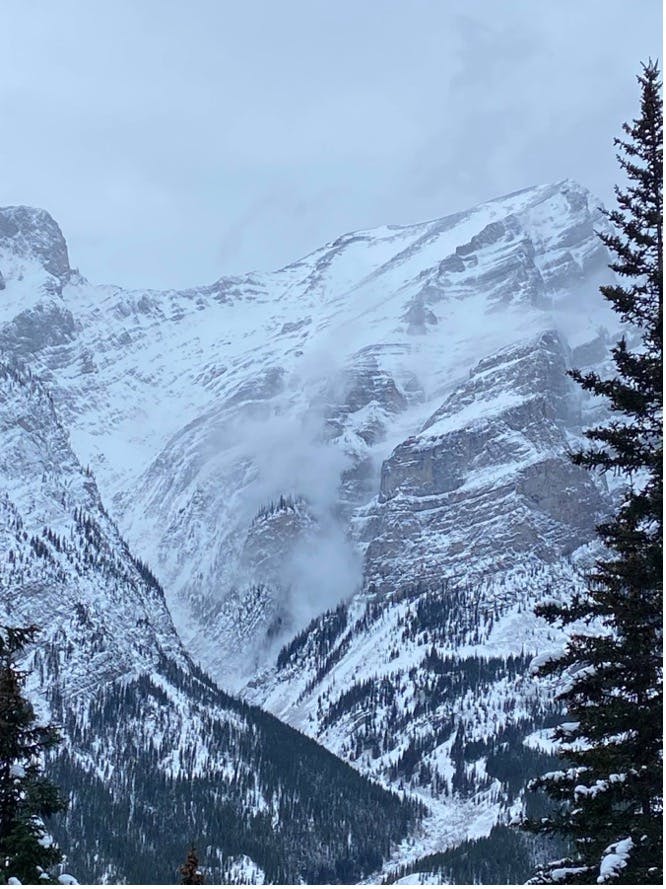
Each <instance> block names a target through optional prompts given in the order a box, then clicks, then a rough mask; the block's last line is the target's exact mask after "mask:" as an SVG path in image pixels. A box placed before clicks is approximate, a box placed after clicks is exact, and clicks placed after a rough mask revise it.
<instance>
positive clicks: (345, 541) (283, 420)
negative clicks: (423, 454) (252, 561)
mask: <svg viewBox="0 0 666 889" xmlns="http://www.w3.org/2000/svg"><path fill="white" fill-rule="evenodd" d="M325 359H326V356H325V355H319V356H318V360H316V361H315V360H312V361H311V362H310V363H309V366H308V367H307V369H306V371H305V373H303V371H301V374H300V375H299V376H300V379H299V380H298V381H296V382H297V383H298V384H299V385H294V381H291V382H290V385H289V387H288V390H287V392H288V393H289V394H286V393H281V394H279V395H277V396H275V397H274V398H272V399H271V400H270V401H269V402H268V403H266V404H265V405H264V409H263V410H261V411H260V412H258V413H256V414H255V415H254V416H252V417H250V418H248V417H247V416H244V417H238V418H237V421H236V422H235V423H234V426H233V433H232V435H233V439H234V452H235V453H241V454H242V455H243V457H244V459H247V460H249V462H250V463H251V466H252V470H251V480H250V481H249V483H248V485H247V486H246V488H245V489H244V491H243V497H242V512H243V514H242V517H241V518H242V522H243V524H244V525H245V526H246V527H247V526H249V524H250V523H251V521H252V519H253V518H254V517H255V516H256V515H257V513H258V512H259V511H260V510H261V509H262V508H264V507H266V506H267V505H269V504H271V503H277V502H279V499H280V497H281V496H284V497H293V498H294V499H295V501H296V502H299V503H301V508H302V509H303V510H304V511H305V512H306V513H307V516H308V519H309V520H310V524H309V528H308V533H303V534H299V535H297V536H295V537H293V536H292V537H290V539H289V540H288V541H287V542H286V544H284V546H285V549H284V552H283V554H282V556H283V557H282V558H281V559H280V567H279V573H278V578H277V580H278V584H279V586H280V588H281V589H282V590H283V591H285V593H288V596H287V600H286V602H285V605H286V607H287V609H288V611H289V618H290V620H289V625H290V626H291V627H296V628H299V629H300V628H301V627H303V626H305V625H306V624H307V623H308V622H309V621H310V620H311V619H312V618H313V617H315V616H316V615H318V614H321V613H322V612H323V611H325V610H327V609H328V608H331V607H334V606H335V605H337V604H338V603H339V602H340V601H341V600H343V599H345V598H348V597H349V596H351V595H352V594H353V593H354V592H355V591H356V589H357V588H358V586H359V585H360V583H361V561H360V557H359V555H358V553H357V552H356V549H355V547H354V545H353V544H352V542H351V541H350V540H349V538H348V537H347V535H346V533H345V530H344V528H343V526H342V524H341V522H340V519H339V517H338V514H337V506H338V502H339V487H340V479H341V476H342V474H343V473H344V471H345V470H346V469H348V468H349V467H350V466H351V459H350V457H349V456H347V455H346V454H345V453H344V451H343V449H341V448H340V447H339V445H336V444H333V443H330V442H329V441H327V437H326V431H325V427H326V409H327V400H328V399H327V398H326V397H325V396H324V392H326V393H328V395H329V396H330V394H331V380H338V379H339V369H338V367H337V365H336V362H335V361H333V360H325ZM337 385H338V384H337V383H335V387H337ZM295 393H296V394H295ZM337 394H338V393H337V391H336V395H337ZM294 400H296V401H302V402H304V404H302V405H299V407H301V408H304V409H300V410H294V406H295V405H294Z"/></svg>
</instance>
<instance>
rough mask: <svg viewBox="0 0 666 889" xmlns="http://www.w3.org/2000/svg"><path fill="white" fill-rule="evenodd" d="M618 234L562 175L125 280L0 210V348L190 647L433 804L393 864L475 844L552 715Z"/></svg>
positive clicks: (211, 668)
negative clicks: (440, 214)
mask: <svg viewBox="0 0 666 889" xmlns="http://www.w3.org/2000/svg"><path fill="white" fill-rule="evenodd" d="M605 225H606V222H605V218H604V217H603V215H602V214H601V213H600V212H599V210H598V209H597V202H596V201H595V200H594V199H593V198H592V197H591V196H590V195H589V193H588V192H587V191H586V190H585V189H584V188H582V187H581V186H579V185H577V184H576V183H574V182H571V181H568V180H567V181H564V182H559V183H556V184H554V185H548V186H541V187H536V188H531V189H526V190H524V191H521V192H518V193H516V194H513V195H509V196H506V197H503V198H500V199H497V200H495V201H491V202H488V203H486V204H483V205H481V206H479V207H476V208H474V209H472V210H470V211H468V212H465V213H458V214H455V215H453V216H447V217H444V218H442V219H438V220H434V221H431V222H427V223H422V224H417V225H411V226H403V227H398V226H387V227H384V228H381V229H376V230H373V231H367V232H356V233H353V234H349V235H344V236H342V237H341V238H338V239H337V240H336V241H334V242H332V243H331V244H328V245H326V246H325V247H323V248H321V249H320V250H318V251H315V252H314V253H312V254H310V255H309V256H307V257H305V258H303V259H301V260H300V261H298V262H296V263H293V264H292V265H289V266H287V267H285V268H283V269H280V270H278V271H276V272H273V273H253V274H248V275H246V276H242V277H237V278H223V279H220V280H219V281H217V282H216V283H215V284H213V285H209V286H201V287H197V288H193V289H191V290H187V291H167V292H155V291H150V292H128V291H123V290H121V289H120V288H116V287H108V286H106V287H100V286H95V285H91V284H90V283H89V282H87V281H86V280H85V279H84V278H82V277H81V275H79V273H78V272H76V271H73V270H71V269H70V266H69V260H68V257H67V249H66V245H65V242H64V239H63V237H62V234H61V232H60V230H59V229H58V227H57V225H56V224H55V223H54V222H53V220H52V219H51V218H50V217H49V216H48V214H46V213H44V212H43V211H36V210H29V209H26V208H5V209H0V272H1V273H2V278H0V281H1V282H2V283H1V284H0V287H2V286H4V289H3V290H2V292H0V355H5V356H11V358H12V360H13V361H20V362H22V364H23V366H26V367H29V368H30V369H31V371H32V373H33V374H35V375H36V376H38V377H39V378H40V380H41V381H42V382H43V384H44V385H45V386H46V387H47V388H48V391H49V392H50V394H51V396H52V398H53V403H54V405H55V410H56V411H57V414H58V417H59V419H60V421H61V422H62V424H63V426H64V427H65V428H66V429H67V431H68V433H69V436H70V439H71V445H72V448H73V451H74V452H75V453H76V455H77V457H78V458H79V459H80V461H81V462H82V463H83V464H84V465H86V464H87V465H89V466H90V471H91V472H92V473H93V474H94V477H95V479H96V481H97V484H98V485H99V488H100V491H101V495H102V498H103V500H104V501H105V502H106V503H107V506H108V509H109V513H110V515H111V516H112V517H113V520H114V521H115V522H117V524H118V526H119V528H120V530H121V531H122V533H123V535H124V536H125V538H126V539H127V540H128V542H129V545H130V547H131V549H132V552H134V553H136V554H137V556H138V557H139V558H140V559H141V560H143V563H145V564H147V565H149V566H150V571H152V572H153V573H154V575H155V576H156V577H157V578H158V579H159V582H160V584H161V585H162V587H163V588H164V590H165V595H166V602H167V604H168V608H169V611H170V613H171V615H172V616H173V619H174V623H175V627H176V630H177V632H178V635H179V637H180V639H181V640H182V641H183V643H184V645H185V649H186V650H187V652H188V653H189V654H190V655H191V656H192V657H193V658H194V660H195V661H197V662H199V663H200V664H201V665H202V666H204V667H205V669H206V670H207V671H208V672H209V673H210V674H211V675H212V676H213V678H214V679H215V680H216V681H218V682H219V683H220V684H221V685H222V686H223V687H225V688H228V689H230V690H234V691H241V692H242V694H243V695H244V696H245V697H246V698H247V699H248V700H250V701H252V702H253V703H258V704H261V705H262V706H265V707H267V708H268V709H269V710H272V711H273V712H274V713H275V714H276V715H278V716H279V717H280V718H281V719H284V720H286V721H287V722H289V723H291V724H292V725H294V726H296V727H298V728H300V729H301V730H303V731H305V732H306V733H308V734H310V735H312V736H314V737H316V738H318V739H319V740H320V741H321V742H322V743H324V744H325V745H326V746H328V747H329V748H330V749H331V750H332V751H333V752H335V753H336V754H338V755H340V756H342V757H343V758H346V759H347V760H348V761H350V762H351V763H352V764H353V765H354V766H355V767H356V768H358V769H360V770H361V771H362V772H367V773H369V774H371V775H373V776H375V777H376V778H378V779H379V780H381V781H382V782H384V783H385V784H386V785H388V786H393V787H396V786H397V787H399V786H401V785H402V786H403V787H406V788H409V789H410V790H411V791H412V792H413V793H414V794H416V795H420V796H421V797H422V798H423V799H424V800H425V801H426V802H427V804H428V805H429V807H430V810H431V813H432V814H431V817H430V818H429V819H426V821H425V822H424V825H423V826H422V828H421V829H420V830H421V834H420V836H419V838H415V837H412V839H411V841H410V842H411V843H412V845H411V846H410V847H407V846H405V847H403V848H402V849H401V850H399V851H397V852H395V856H396V857H395V861H396V863H400V862H404V861H406V860H409V859H410V858H416V857H418V855H419V854H426V853H431V852H436V851H440V850H441V849H443V848H444V846H446V845H447V844H452V843H456V842H460V841H461V840H463V839H464V838H465V837H474V836H476V835H483V834H487V833H488V832H489V831H490V828H491V827H492V824H493V822H494V821H495V820H496V819H497V818H498V817H499V816H500V812H501V810H502V809H505V810H508V809H510V808H511V807H512V806H514V805H515V792H514V791H515V787H514V784H515V783H516V777H515V775H516V771H515V769H514V770H513V771H512V770H511V768H509V766H508V765H507V760H508V759H512V758H513V759H515V758H516V756H517V753H516V751H517V750H518V751H519V752H521V751H522V752H523V754H524V756H523V758H524V759H525V760H527V759H529V756H528V754H525V753H524V751H525V750H528V749H531V748H526V747H525V746H524V745H523V740H522V739H523V738H524V736H525V735H531V736H532V738H533V739H534V738H536V735H535V734H534V733H535V732H537V731H540V730H541V729H542V728H543V725H544V724H545V722H546V721H547V720H548V718H549V717H550V715H551V714H549V708H548V705H547V702H546V701H542V700H541V699H540V698H539V696H538V694H537V691H536V689H535V688H534V686H533V685H532V683H531V681H530V680H529V678H527V677H526V675H525V667H526V664H527V663H528V662H529V659H530V657H531V656H532V654H533V653H535V652H536V651H538V650H540V649H541V648H543V646H544V645H552V644H554V642H555V640H553V639H549V638H548V634H549V631H548V630H547V629H546V628H545V626H542V625H540V624H539V623H538V622H536V621H535V620H533V619H532V618H531V617H530V608H531V604H532V603H533V602H534V600H535V599H536V598H538V597H540V596H543V595H545V594H546V591H549V593H548V594H549V595H558V594H559V592H560V591H562V592H565V591H567V590H568V589H570V588H571V586H572V585H575V584H576V583H578V582H579V574H578V572H579V568H580V566H581V565H584V564H585V563H586V561H587V560H589V558H590V552H589V546H588V544H589V543H590V541H592V539H593V534H594V526H595V523H596V522H597V521H598V520H599V518H600V517H601V516H602V515H603V513H604V511H605V510H607V508H608V503H609V494H608V491H607V490H606V489H605V486H604V483H603V481H601V480H595V479H593V478H592V477H591V476H590V475H589V474H587V473H585V472H583V471H582V470H579V469H576V468H575V467H573V466H572V465H571V464H570V463H569V461H568V459H567V456H566V454H567V450H568V449H569V448H570V447H571V446H572V445H573V444H575V442H576V441H578V440H579V437H580V431H581V428H582V426H583V425H585V424H586V423H588V422H590V421H591V420H592V419H593V418H594V416H595V412H596V411H598V408H597V407H596V406H595V405H594V404H592V403H591V402H588V401H587V400H585V399H583V398H582V397H581V395H580V393H579V392H577V391H576V388H575V387H574V386H573V384H572V383H570V381H569V380H568V378H567V377H566V374H565V371H566V368H567V367H569V366H571V365H572V364H573V365H576V366H598V365H599V364H600V363H603V362H604V361H605V360H606V357H607V348H608V344H609V343H611V342H612V341H613V336H612V334H613V333H614V321H613V318H612V316H611V315H610V313H609V312H608V311H607V309H606V308H605V306H604V304H603V300H602V299H601V297H600V296H599V294H598V292H597V288H598V285H599V283H600V282H602V281H604V280H607V276H608V272H607V270H606V263H607V255H606V252H605V249H604V248H603V247H602V245H601V244H600V242H599V241H598V239H597V238H596V236H595V233H594V231H595V229H599V228H603V227H605ZM109 521H110V520H109ZM49 527H50V525H49ZM66 530H67V529H66V528H65V527H64V526H63V530H62V533H65V532H66ZM53 532H54V533H56V534H60V536H62V534H61V532H59V531H57V530H56V529H55V528H54V529H53ZM144 570H145V569H144ZM160 608H162V610H163V609H164V606H163V604H162V605H159V606H157V605H156V606H155V615H157V616H158V615H159V614H161V613H162V612H161V611H160ZM155 619H156V620H157V617H156V618H155ZM158 623H159V621H158ZM160 644H162V643H160ZM530 743H537V742H536V741H533V742H532V741H531V742H530ZM498 759H499V764H498V762H497V760H498ZM489 763H490V766H489ZM507 775H509V777H507ZM509 785H511V786H509Z"/></svg>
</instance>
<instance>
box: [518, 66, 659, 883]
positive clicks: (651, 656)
mask: <svg viewBox="0 0 666 889" xmlns="http://www.w3.org/2000/svg"><path fill="white" fill-rule="evenodd" d="M638 80H639V82H640V85H641V114H640V117H639V118H638V119H637V120H635V121H633V122H632V124H625V126H624V132H625V134H626V137H627V138H626V141H623V140H620V139H616V140H615V141H616V144H617V145H618V146H619V148H620V155H618V160H619V162H620V165H621V167H622V169H623V170H624V172H625V174H626V177H627V181H628V185H627V186H626V188H624V189H620V188H616V196H617V201H618V206H619V209H617V210H614V211H613V212H611V213H609V214H608V216H609V218H610V220H611V222H612V223H613V224H614V226H615V231H614V233H612V234H602V235H601V239H602V240H603V242H604V243H605V244H606V246H607V247H608V248H609V249H610V250H611V251H612V253H613V254H614V255H615V259H614V261H613V263H612V264H611V268H612V269H613V270H614V271H615V273H616V274H617V275H618V276H619V277H620V279H621V281H622V283H620V284H617V285H612V286H607V287H602V288H601V290H602V293H603V295H604V296H605V297H606V299H608V300H609V301H610V302H611V303H612V305H613V308H614V309H615V311H617V312H618V314H619V315H620V316H621V318H622V320H623V321H624V322H625V323H627V324H628V325H629V330H630V333H628V335H627V336H628V337H630V339H631V342H632V345H631V346H630V345H629V343H628V341H627V338H623V339H622V340H620V342H619V343H618V344H617V345H616V346H615V348H614V350H613V360H614V363H615V376H614V377H612V378H611V379H602V378H600V377H599V376H598V375H597V374H595V373H588V374H582V373H579V372H574V373H573V374H572V375H573V377H574V379H576V380H577V381H578V382H579V383H580V384H581V385H582V387H583V388H584V389H587V390H589V391H591V392H593V393H595V394H596V395H600V396H604V397H605V398H606V399H607V400H608V403H609V406H610V409H611V411H612V413H613V415H614V418H613V419H612V420H611V421H609V422H608V423H606V424H605V425H602V426H599V427H597V428H595V429H592V430H590V431H589V432H588V433H586V434H587V436H588V438H589V439H590V440H591V442H592V446H591V447H590V448H589V449H587V450H583V451H581V452H579V453H577V454H576V455H575V456H574V462H575V463H577V464H578V465H581V466H586V467H588V468H590V469H593V470H595V469H596V470H601V471H608V470H612V471H613V472H615V473H618V474H620V475H622V476H624V478H625V479H626V480H627V485H628V486H627V491H626V494H625V496H624V500H623V502H622V504H621V505H620V507H619V509H618V510H617V512H616V514H615V516H614V517H613V518H612V519H611V520H610V521H607V522H606V523H605V524H603V525H601V526H600V527H599V529H598V532H599V536H600V538H601V540H602V542H603V543H604V545H605V553H606V555H604V557H603V558H601V559H600V560H599V561H598V562H597V564H596V568H595V570H594V572H593V573H592V575H591V577H590V578H589V583H588V589H587V591H586V593H585V594H583V595H578V596H575V597H574V598H573V600H572V601H571V602H570V603H568V604H566V605H556V604H551V605H547V606H544V607H543V608H541V609H540V612H541V613H542V614H543V615H544V616H545V617H547V618H548V619H549V620H551V621H552V622H556V621H559V622H561V623H562V624H564V625H570V624H572V623H573V622H574V621H583V622H585V623H587V624H589V623H590V622H592V621H594V622H595V624H594V630H592V631H591V632H593V633H594V634H593V635H591V634H588V633H586V632H583V631H580V630H577V631H576V632H574V633H573V634H572V635H571V637H570V642H569V644H568V647H567V649H566V651H565V652H564V654H563V655H562V657H560V658H559V659H557V660H554V661H551V662H550V663H549V664H547V665H545V666H544V667H543V668H542V673H544V674H552V673H554V672H555V673H560V674H561V673H563V672H565V671H566V672H567V674H568V677H569V681H568V683H567V684H566V685H565V686H564V688H563V690H562V691H561V692H560V694H559V699H560V701H561V702H562V703H563V704H564V705H565V707H566V708H567V711H568V715H567V723H566V724H565V725H564V726H562V727H561V728H560V729H559V731H558V733H557V737H558V739H559V740H560V741H561V742H562V743H563V755H565V756H566V757H567V759H568V760H569V762H570V763H571V767H570V768H567V769H563V770H561V771H560V772H559V773H556V774H554V775H551V776H546V777H544V778H542V779H540V780H539V781H538V782H537V786H539V787H542V788H543V789H544V790H546V791H547V792H548V793H549V794H550V796H551V797H552V798H553V799H554V800H557V801H559V802H560V803H561V806H560V808H559V809H558V811H557V812H556V813H555V814H553V815H552V816H550V817H548V818H546V819H545V820H543V821H540V822H533V823H532V824H531V827H532V829H535V830H537V831H546V832H556V833H559V834H561V835H563V836H565V837H569V838H570V839H571V840H572V841H573V843H574V853H573V856H572V858H571V860H570V861H566V862H558V863H557V867H556V868H554V867H553V866H550V867H546V868H545V869H544V870H543V871H542V872H541V873H540V875H539V878H538V879H539V880H541V881H543V882H551V881H553V880H557V881H560V882H561V881H575V882H583V883H584V882H591V883H595V882H597V880H602V881H610V882H614V881H618V880H620V881H621V882H623V883H625V882H628V883H661V881H662V822H661V819H662V755H661V752H662V712H663V711H662V701H663V698H662V607H663V604H662V603H663V588H662V556H663V549H662V545H663V526H662V505H663V476H662V460H663V433H662V416H663V413H662V401H663V391H662V368H663V355H662V319H663V296H662V294H663V271H662V248H663V242H662V111H661V84H660V82H659V71H658V69H657V66H656V65H654V64H652V63H650V64H648V65H646V66H644V68H643V74H642V76H640V77H639V78H638ZM579 626H580V625H579ZM625 840H626V841H627V845H628V846H630V847H631V848H630V851H629V855H628V858H627V859H626V862H625V865H624V867H621V868H619V869H617V870H616V872H615V873H613V874H611V875H610V877H609V879H606V878H605V877H604V876H603V874H601V877H600V863H601V861H602V860H603V858H604V855H605V852H606V850H607V849H608V848H609V847H611V846H612V845H614V844H616V843H618V842H619V841H625ZM567 868H570V870H567ZM554 869H555V870H556V871H557V873H554V872H553V871H554ZM602 870H603V868H602Z"/></svg>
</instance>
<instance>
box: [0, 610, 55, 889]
mask: <svg viewBox="0 0 666 889" xmlns="http://www.w3.org/2000/svg"><path fill="white" fill-rule="evenodd" d="M36 633H37V628H36V627H34V626H30V627H7V626H1V627H0V881H2V882H6V881H7V880H8V879H9V878H10V877H16V878H17V879H19V880H20V881H21V882H22V883H36V882H38V881H39V882H44V879H43V878H42V879H40V875H41V874H42V873H44V872H46V871H47V870H48V868H50V867H52V866H53V865H54V864H57V863H58V862H59V861H60V860H61V858H62V855H61V854H60V852H59V850H58V848H57V847H56V846H55V845H54V843H53V842H52V840H51V839H50V837H49V835H48V833H47V831H46V828H45V826H44V819H45V818H48V817H49V816H50V815H53V814H55V813H56V812H59V811H62V810H63V809H64V808H65V806H64V802H63V801H62V799H61V798H60V796H59V794H58V790H57V788H56V787H55V786H54V785H53V784H52V783H51V782H50V781H49V780H48V779H47V778H45V777H44V775H43V774H42V769H41V764H40V757H41V755H42V753H43V752H44V751H46V750H48V749H50V748H51V747H53V746H54V745H56V744H57V743H58V735H57V732H56V731H55V729H54V728H53V726H39V725H37V724H36V720H35V713H34V710H33V708H32V706H31V704H30V703H29V701H28V700H26V698H25V697H24V696H23V694H22V688H23V685H24V683H25V676H26V674H25V673H24V672H22V671H20V670H18V669H17V666H16V660H17V657H18V656H19V655H20V653H21V652H22V650H23V649H24V648H25V646H26V645H27V644H28V643H29V642H31V641H32V640H33V639H34V637H35V635H36Z"/></svg>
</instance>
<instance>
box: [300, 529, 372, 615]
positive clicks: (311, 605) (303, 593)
mask: <svg viewBox="0 0 666 889" xmlns="http://www.w3.org/2000/svg"><path fill="white" fill-rule="evenodd" d="M361 567H362V565H361V558H360V555H359V553H358V552H357V551H356V549H355V548H354V546H353V545H352V543H351V541H350V540H349V539H348V538H347V537H346V535H345V533H344V531H343V529H342V528H341V527H340V525H339V524H338V523H336V522H335V521H334V520H332V519H329V521H328V522H327V523H324V524H323V526H320V531H319V533H318V534H317V535H316V536H315V537H314V538H313V539H312V540H311V541H306V542H304V543H303V545H301V546H298V547H296V548H295V549H294V551H293V553H292V556H291V558H290V559H289V561H288V562H287V564H286V565H285V572H284V581H285V582H286V584H287V585H288V586H289V588H290V590H291V597H290V598H291V604H292V615H291V616H292V619H293V621H294V627H295V628H297V629H300V628H302V627H304V626H306V625H307V624H308V623H309V622H310V620H312V618H313V617H315V616H317V615H319V614H321V613H322V612H323V611H326V610H327V609H329V608H333V607H335V606H336V605H337V604H338V603H339V602H340V601H342V600H343V599H346V598H348V597H349V596H350V595H352V594H353V593H354V592H355V591H356V590H357V589H358V587H359V585H360V583H361Z"/></svg>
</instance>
